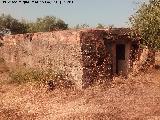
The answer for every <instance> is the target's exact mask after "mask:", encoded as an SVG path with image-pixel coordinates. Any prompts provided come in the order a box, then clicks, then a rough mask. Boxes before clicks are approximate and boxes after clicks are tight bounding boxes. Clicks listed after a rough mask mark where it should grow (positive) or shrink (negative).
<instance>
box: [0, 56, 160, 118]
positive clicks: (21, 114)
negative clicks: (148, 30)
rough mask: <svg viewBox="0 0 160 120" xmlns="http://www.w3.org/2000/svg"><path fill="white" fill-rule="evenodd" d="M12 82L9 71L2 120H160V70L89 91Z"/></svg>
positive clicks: (0, 97) (2, 85) (2, 83)
mask: <svg viewBox="0 0 160 120" xmlns="http://www.w3.org/2000/svg"><path fill="white" fill-rule="evenodd" d="M159 56H160V55H159ZM156 59H157V64H160V58H158V57H157V58H156ZM8 80H9V77H8V74H7V72H5V73H0V120H160V70H158V69H153V68H152V69H150V70H148V71H147V72H140V73H138V74H136V75H130V76H129V77H128V78H127V79H123V78H120V77H119V78H114V80H113V81H112V83H110V84H108V85H99V86H95V87H91V88H88V89H85V90H77V89H68V90H66V89H63V90H58V89H57V90H54V91H47V88H46V86H44V85H36V84H33V83H27V84H23V85H15V84H7V81H8Z"/></svg>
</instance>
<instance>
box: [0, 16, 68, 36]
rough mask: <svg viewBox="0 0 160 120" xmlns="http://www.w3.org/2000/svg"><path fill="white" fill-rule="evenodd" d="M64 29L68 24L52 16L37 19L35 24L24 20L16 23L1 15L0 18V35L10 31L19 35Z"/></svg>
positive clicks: (14, 20)
mask: <svg viewBox="0 0 160 120" xmlns="http://www.w3.org/2000/svg"><path fill="white" fill-rule="evenodd" d="M65 29H68V24H66V23H65V22H64V21H63V20H61V19H58V18H56V17H54V16H45V17H42V18H37V20H36V22H27V21H26V20H25V19H22V20H21V21H18V20H17V19H15V18H13V17H12V16H11V15H4V14H2V15H1V16H0V33H1V34H8V33H9V31H11V33H12V34H21V33H27V32H29V33H33V32H48V31H53V30H65Z"/></svg>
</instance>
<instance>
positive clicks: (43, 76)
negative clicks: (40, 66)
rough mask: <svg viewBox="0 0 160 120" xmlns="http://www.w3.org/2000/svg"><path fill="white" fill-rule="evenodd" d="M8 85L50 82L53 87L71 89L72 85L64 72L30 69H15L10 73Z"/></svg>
mask: <svg viewBox="0 0 160 120" xmlns="http://www.w3.org/2000/svg"><path fill="white" fill-rule="evenodd" d="M9 76H10V77H11V80H10V83H15V84H25V83H28V82H35V83H43V84H46V83H47V82H50V81H52V83H53V85H54V87H72V85H74V83H72V82H71V81H70V80H68V79H67V74H66V73H65V72H64V71H54V70H51V69H48V70H37V69H32V68H17V69H14V70H12V71H10V73H9Z"/></svg>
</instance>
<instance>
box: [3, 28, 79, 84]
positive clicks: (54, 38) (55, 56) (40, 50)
mask: <svg viewBox="0 0 160 120" xmlns="http://www.w3.org/2000/svg"><path fill="white" fill-rule="evenodd" d="M79 33H80V31H72V30H70V31H56V32H46V33H34V34H18V35H8V36H5V37H4V38H3V41H4V46H3V47H1V48H0V49H1V57H3V58H4V59H5V61H6V63H7V65H8V66H9V67H15V66H27V67H33V68H43V69H47V68H49V67H51V68H52V69H54V70H63V71H65V72H67V73H69V76H70V79H73V80H74V81H75V82H76V83H77V84H78V85H79V86H81V84H82V83H81V77H82V66H81V47H80V46H81V44H80V37H79V35H80V34H79Z"/></svg>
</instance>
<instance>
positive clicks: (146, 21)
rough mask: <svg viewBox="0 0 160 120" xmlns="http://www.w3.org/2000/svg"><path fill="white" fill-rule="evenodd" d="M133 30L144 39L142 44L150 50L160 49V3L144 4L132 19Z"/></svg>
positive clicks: (152, 1) (156, 1) (153, 0)
mask: <svg viewBox="0 0 160 120" xmlns="http://www.w3.org/2000/svg"><path fill="white" fill-rule="evenodd" d="M130 22H131V25H132V28H133V30H135V31H136V32H138V34H140V35H141V37H142V44H143V45H146V46H148V47H149V48H150V49H156V50H157V49H160V1H159V0H150V1H149V3H148V4H146V3H144V4H143V5H141V6H140V8H139V10H138V11H137V12H136V13H135V14H134V15H133V16H131V18H130Z"/></svg>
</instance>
